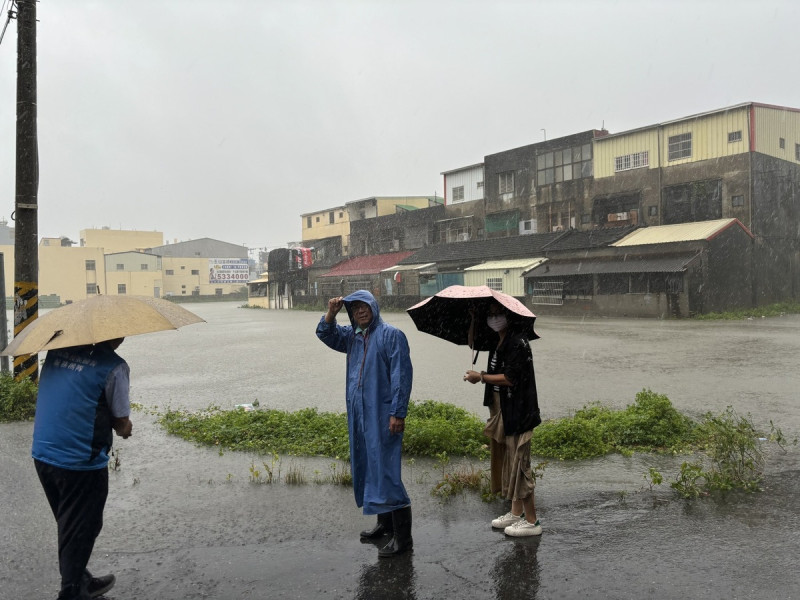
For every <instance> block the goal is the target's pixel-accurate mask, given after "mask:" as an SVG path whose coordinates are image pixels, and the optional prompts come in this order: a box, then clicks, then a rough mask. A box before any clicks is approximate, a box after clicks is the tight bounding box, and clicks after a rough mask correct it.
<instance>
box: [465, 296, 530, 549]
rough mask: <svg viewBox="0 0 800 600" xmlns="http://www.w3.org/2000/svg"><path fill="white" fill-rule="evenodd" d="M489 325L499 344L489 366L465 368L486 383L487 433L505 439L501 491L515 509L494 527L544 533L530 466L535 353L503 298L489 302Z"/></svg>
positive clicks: (520, 533)
mask: <svg viewBox="0 0 800 600" xmlns="http://www.w3.org/2000/svg"><path fill="white" fill-rule="evenodd" d="M486 325H487V326H488V327H489V328H490V329H491V330H492V331H493V332H494V333H495V334H496V336H497V346H496V347H495V348H494V349H493V350H490V351H489V364H488V367H487V370H486V371H480V372H478V371H467V372H466V374H465V375H464V381H469V382H470V383H473V384H475V383H479V382H480V383H482V384H484V402H483V403H484V405H486V406H489V407H490V414H491V415H493V416H492V417H491V418H490V419H489V422H488V424H487V426H486V430H485V433H486V434H487V435H488V436H489V437H491V438H492V439H493V440H496V441H498V442H500V441H501V440H502V441H503V442H504V443H505V456H504V458H503V459H502V493H503V495H504V496H505V497H506V498H507V499H509V500H511V510H510V511H509V512H508V513H506V514H505V515H502V516H500V517H498V518H496V519H494V520H493V521H492V527H495V528H498V529H503V530H504V531H505V533H506V535H510V536H514V537H524V536H532V535H541V533H542V527H541V525H540V524H539V520H538V519H537V518H536V506H535V504H534V499H533V492H534V479H533V473H532V471H531V434H532V433H533V428H534V427H536V426H537V425H539V423H541V422H542V420H541V417H540V415H539V401H538V396H537V394H536V378H535V375H534V372H533V354H532V353H531V347H530V344H529V343H528V338H527V337H526V335H525V334H524V333H523V332H522V331H521V330H515V328H514V323H513V315H512V314H511V313H509V311H508V310H506V308H505V307H504V306H503V305H501V304H500V303H499V302H497V301H493V302H492V303H491V305H490V306H489V310H488V315H487V317H486ZM471 329H473V328H471ZM471 333H473V332H472V331H471ZM470 339H472V336H471V337H470ZM492 407H494V408H495V410H494V411H493V410H491V409H492ZM498 407H499V413H498V412H497V408H498Z"/></svg>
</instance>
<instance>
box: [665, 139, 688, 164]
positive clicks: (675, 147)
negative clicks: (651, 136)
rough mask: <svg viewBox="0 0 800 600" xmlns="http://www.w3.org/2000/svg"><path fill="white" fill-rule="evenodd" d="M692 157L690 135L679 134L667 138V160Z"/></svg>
mask: <svg viewBox="0 0 800 600" xmlns="http://www.w3.org/2000/svg"><path fill="white" fill-rule="evenodd" d="M691 156H692V134H691V133H681V134H680V135H671V136H670V137H669V160H679V159H681V158H689V157H691Z"/></svg>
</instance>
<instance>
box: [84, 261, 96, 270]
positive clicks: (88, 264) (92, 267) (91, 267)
mask: <svg viewBox="0 0 800 600" xmlns="http://www.w3.org/2000/svg"><path fill="white" fill-rule="evenodd" d="M86 270H87V271H95V270H96V269H95V265H94V261H93V260H87V261H86Z"/></svg>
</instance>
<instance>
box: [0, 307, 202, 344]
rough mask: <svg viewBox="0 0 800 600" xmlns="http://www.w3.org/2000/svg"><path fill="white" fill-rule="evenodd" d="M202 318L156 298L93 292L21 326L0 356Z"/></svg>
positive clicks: (171, 326)
mask: <svg viewBox="0 0 800 600" xmlns="http://www.w3.org/2000/svg"><path fill="white" fill-rule="evenodd" d="M204 322H205V321H204V320H203V319H201V318H200V317H198V316H197V315H196V314H194V313H193V312H190V311H188V310H186V309H185V308H183V307H182V306H179V305H177V304H174V303H172V302H168V301H167V300H161V299H159V298H150V297H148V296H92V297H90V298H87V299H86V300H79V301H78V302H74V303H72V304H67V305H66V306H62V307H60V308H56V309H55V310H52V311H50V312H49V313H47V314H46V315H43V316H41V317H39V318H38V319H36V320H35V321H34V322H33V323H31V324H30V325H28V326H27V327H26V328H25V329H23V330H22V332H21V333H20V334H19V335H18V336H16V337H15V338H14V340H13V341H12V342H11V343H10V344H9V345H8V346H7V347H6V349H5V350H3V351H2V352H0V356H23V355H25V354H35V353H37V352H43V351H45V350H54V349H56V348H68V347H71V346H85V345H87V344H97V343H99V342H103V341H106V340H113V339H116V338H121V337H129V336H132V335H139V334H142V333H152V332H153V331H165V330H168V329H177V328H178V327H183V326H184V325H191V324H192V323H204Z"/></svg>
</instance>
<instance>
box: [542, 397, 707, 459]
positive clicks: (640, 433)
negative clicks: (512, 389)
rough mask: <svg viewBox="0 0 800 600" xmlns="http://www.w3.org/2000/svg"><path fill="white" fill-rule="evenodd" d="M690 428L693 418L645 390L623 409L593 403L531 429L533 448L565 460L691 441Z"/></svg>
mask: <svg viewBox="0 0 800 600" xmlns="http://www.w3.org/2000/svg"><path fill="white" fill-rule="evenodd" d="M691 432H692V422H691V420H690V419H689V418H688V417H685V416H684V415H682V414H680V413H679V412H678V411H677V410H675V408H674V407H673V406H672V403H671V402H670V401H669V398H667V397H666V396H664V395H663V394H656V393H654V392H652V391H650V390H642V391H641V392H639V393H638V394H636V401H635V403H634V404H631V405H629V406H628V407H627V408H626V409H625V410H612V409H610V408H607V407H605V406H602V405H601V404H598V403H593V404H589V405H587V406H584V407H583V408H582V409H581V410H579V411H578V412H576V413H575V415H574V416H573V417H569V418H564V419H558V420H555V421H546V422H544V423H542V424H541V425H540V426H539V427H537V428H536V429H534V430H533V438H532V440H531V453H532V454H535V455H538V456H544V457H548V458H558V459H562V460H570V459H584V458H592V457H594V456H603V455H604V454H608V453H609V452H614V451H616V452H619V453H621V454H624V455H630V454H631V453H632V452H634V451H636V450H640V451H652V450H658V449H669V448H675V447H681V446H683V447H685V446H688V445H689V444H690V441H691V435H690V434H691Z"/></svg>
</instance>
